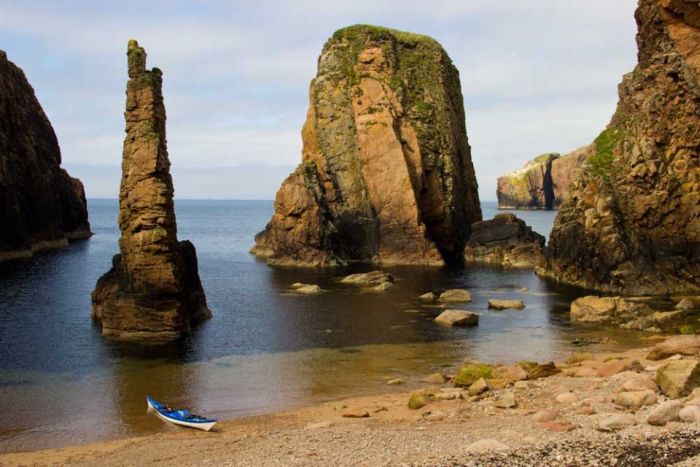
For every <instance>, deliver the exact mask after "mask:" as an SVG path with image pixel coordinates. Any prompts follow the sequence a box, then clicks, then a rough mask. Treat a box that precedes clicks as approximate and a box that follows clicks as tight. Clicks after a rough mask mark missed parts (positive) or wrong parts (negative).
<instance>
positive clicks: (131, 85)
mask: <svg viewBox="0 0 700 467" xmlns="http://www.w3.org/2000/svg"><path fill="white" fill-rule="evenodd" d="M127 55H128V63H129V82H128V83H127V90H126V112H125V118H126V139H125V140H124V157H123V160H122V181H121V188H120V191H119V229H120V230H121V237H120V238H119V250H120V254H118V255H116V256H114V259H113V261H112V269H111V270H110V271H109V272H107V273H106V274H105V275H104V276H102V277H101V278H100V279H99V280H98V282H97V286H96V287H95V291H94V292H93V293H92V303H93V306H92V314H93V316H94V317H95V318H96V319H99V320H101V321H102V334H103V335H105V336H109V337H112V338H116V339H122V340H138V341H156V342H157V341H169V340H174V339H177V338H179V337H180V336H182V335H183V334H184V333H186V332H188V331H189V330H190V327H191V325H193V324H194V323H197V322H199V321H202V320H204V319H206V318H208V317H210V316H211V312H210V311H209V309H208V308H207V303H206V299H205V297H204V291H203V290H202V285H201V283H200V280H199V274H198V272H197V255H196V252H195V249H194V246H193V245H192V243H190V242H189V241H182V242H178V240H177V224H176V221H175V211H174V206H173V182H172V178H171V177H170V161H169V159H168V149H167V145H166V138H165V105H164V103H163V94H162V91H161V86H162V73H161V71H160V70H159V69H158V68H154V69H152V70H148V71H147V70H146V52H145V51H144V49H143V48H141V47H139V46H138V44H137V43H136V41H133V40H132V41H129V49H128V52H127Z"/></svg>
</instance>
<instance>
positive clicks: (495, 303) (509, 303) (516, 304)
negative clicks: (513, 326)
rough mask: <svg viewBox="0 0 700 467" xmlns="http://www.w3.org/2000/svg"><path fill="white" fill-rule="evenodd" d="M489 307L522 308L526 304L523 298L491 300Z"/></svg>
mask: <svg viewBox="0 0 700 467" xmlns="http://www.w3.org/2000/svg"><path fill="white" fill-rule="evenodd" d="M489 308H491V309H493V310H522V309H523V308H525V304H524V303H523V301H522V300H498V299H495V298H494V299H491V300H489Z"/></svg>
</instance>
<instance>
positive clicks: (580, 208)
mask: <svg viewBox="0 0 700 467" xmlns="http://www.w3.org/2000/svg"><path fill="white" fill-rule="evenodd" d="M635 17H636V20H637V25H638V33H637V46H638V48H639V53H638V62H639V63H638V65H637V67H636V68H635V69H634V71H632V73H629V74H627V75H625V77H624V79H623V81H622V83H621V84H620V86H619V97H620V99H619V102H618V106H617V110H616V111H615V114H614V115H613V117H612V119H611V121H610V124H609V125H608V127H607V128H606V129H605V130H604V131H603V132H602V133H601V134H600V135H599V136H598V137H597V138H596V139H595V141H594V142H593V148H594V150H593V154H591V155H590V156H588V158H587V159H586V162H585V167H584V170H583V171H582V172H581V174H580V176H579V177H578V179H577V180H576V181H575V182H574V185H573V186H572V189H571V193H570V198H569V200H568V201H566V202H565V203H564V204H563V205H562V207H561V208H560V211H559V213H558V216H557V218H556V221H555V225H554V229H553V231H552V234H551V237H550V241H549V247H548V258H547V265H546V266H545V267H544V268H542V269H541V270H540V271H539V272H540V273H541V274H542V275H545V276H549V277H552V278H554V279H556V280H558V281H561V282H565V283H569V284H575V285H578V286H582V287H586V288H590V289H597V290H600V291H605V292H615V293H622V294H627V295H629V294H652V295H655V294H667V293H675V294H681V293H698V292H700V146H698V141H700V86H699V85H698V83H699V79H700V49H699V48H698V44H700V5H698V3H697V2H688V1H682V0H640V2H639V6H638V8H637V12H636V14H635Z"/></svg>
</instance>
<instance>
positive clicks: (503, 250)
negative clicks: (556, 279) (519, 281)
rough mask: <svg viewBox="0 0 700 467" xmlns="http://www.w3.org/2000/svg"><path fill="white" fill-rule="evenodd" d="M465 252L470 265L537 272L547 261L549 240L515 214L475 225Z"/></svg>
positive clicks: (504, 215) (498, 215)
mask: <svg viewBox="0 0 700 467" xmlns="http://www.w3.org/2000/svg"><path fill="white" fill-rule="evenodd" d="M471 230H472V233H471V236H470V237H469V241H468V242H467V247H466V248H465V249H464V258H465V261H466V263H467V264H485V265H489V266H499V267H506V268H533V267H535V266H538V265H540V264H541V263H542V261H543V250H544V243H545V238H544V237H543V236H542V235H540V234H538V233H537V232H534V231H533V230H532V228H531V227H529V226H528V225H527V224H525V222H524V221H523V220H521V219H518V218H517V217H515V215H513V214H509V213H503V214H497V215H496V217H494V218H493V219H489V220H485V221H480V222H475V223H474V224H472V229H471Z"/></svg>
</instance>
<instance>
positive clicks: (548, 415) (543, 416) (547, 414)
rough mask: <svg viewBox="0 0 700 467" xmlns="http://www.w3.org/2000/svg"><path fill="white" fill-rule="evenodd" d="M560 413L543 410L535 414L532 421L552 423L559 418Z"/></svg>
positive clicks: (553, 410)
mask: <svg viewBox="0 0 700 467" xmlns="http://www.w3.org/2000/svg"><path fill="white" fill-rule="evenodd" d="M559 415H560V414H559V411H558V410H555V409H543V410H540V411H539V412H537V413H535V415H533V416H532V419H533V420H534V421H536V422H551V421H552V420H554V419H556V418H559Z"/></svg>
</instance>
